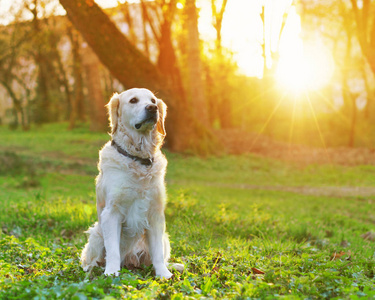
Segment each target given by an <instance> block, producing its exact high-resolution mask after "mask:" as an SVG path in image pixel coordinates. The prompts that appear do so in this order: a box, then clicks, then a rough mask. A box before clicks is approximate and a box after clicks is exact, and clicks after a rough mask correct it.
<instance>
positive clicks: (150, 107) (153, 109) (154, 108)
mask: <svg viewBox="0 0 375 300" xmlns="http://www.w3.org/2000/svg"><path fill="white" fill-rule="evenodd" d="M146 110H147V111H148V112H150V113H155V112H156V111H157V110H158V107H157V106H156V105H155V104H149V105H147V106H146Z"/></svg>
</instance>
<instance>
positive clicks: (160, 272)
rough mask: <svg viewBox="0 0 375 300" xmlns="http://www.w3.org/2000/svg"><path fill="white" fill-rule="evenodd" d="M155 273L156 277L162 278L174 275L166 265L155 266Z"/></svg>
mask: <svg viewBox="0 0 375 300" xmlns="http://www.w3.org/2000/svg"><path fill="white" fill-rule="evenodd" d="M155 275H156V277H160V278H161V279H169V278H171V277H172V276H173V274H172V273H171V272H169V270H168V269H167V267H166V266H165V265H162V266H160V267H158V268H155Z"/></svg>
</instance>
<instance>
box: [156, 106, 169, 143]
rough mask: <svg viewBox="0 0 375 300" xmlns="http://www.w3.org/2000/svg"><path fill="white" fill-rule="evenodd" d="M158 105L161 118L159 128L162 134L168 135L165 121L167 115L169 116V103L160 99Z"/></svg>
mask: <svg viewBox="0 0 375 300" xmlns="http://www.w3.org/2000/svg"><path fill="white" fill-rule="evenodd" d="M157 106H158V109H159V120H158V123H157V125H156V126H157V130H158V132H159V133H160V134H161V135H162V136H166V134H167V133H166V132H165V126H164V121H165V117H166V116H167V105H166V104H165V103H164V101H163V100H161V99H158V100H157Z"/></svg>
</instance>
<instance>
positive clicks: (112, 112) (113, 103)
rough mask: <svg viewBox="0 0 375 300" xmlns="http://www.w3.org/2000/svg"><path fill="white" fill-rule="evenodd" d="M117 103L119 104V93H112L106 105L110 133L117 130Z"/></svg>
mask: <svg viewBox="0 0 375 300" xmlns="http://www.w3.org/2000/svg"><path fill="white" fill-rule="evenodd" d="M119 104H120V97H119V94H117V93H114V94H113V96H112V98H111V100H109V102H108V104H107V105H106V107H107V109H108V115H109V122H110V125H111V129H112V130H111V134H114V133H115V132H116V130H117V122H118V120H117V119H118V107H119Z"/></svg>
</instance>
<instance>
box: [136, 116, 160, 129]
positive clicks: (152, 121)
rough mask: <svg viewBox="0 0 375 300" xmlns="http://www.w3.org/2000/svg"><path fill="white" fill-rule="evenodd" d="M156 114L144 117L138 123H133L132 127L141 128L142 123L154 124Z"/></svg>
mask: <svg viewBox="0 0 375 300" xmlns="http://www.w3.org/2000/svg"><path fill="white" fill-rule="evenodd" d="M157 120H158V119H157V116H156V115H154V116H151V117H148V118H146V119H144V120H143V121H142V122H140V123H137V124H135V125H134V127H135V129H137V130H138V129H141V127H142V126H143V125H155V124H156V122H157Z"/></svg>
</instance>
